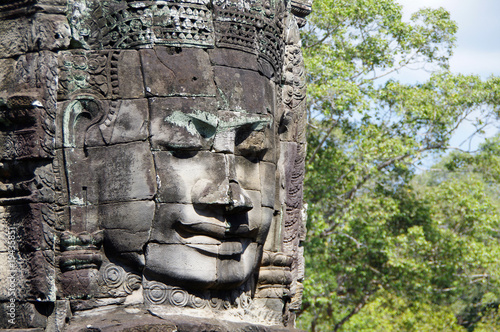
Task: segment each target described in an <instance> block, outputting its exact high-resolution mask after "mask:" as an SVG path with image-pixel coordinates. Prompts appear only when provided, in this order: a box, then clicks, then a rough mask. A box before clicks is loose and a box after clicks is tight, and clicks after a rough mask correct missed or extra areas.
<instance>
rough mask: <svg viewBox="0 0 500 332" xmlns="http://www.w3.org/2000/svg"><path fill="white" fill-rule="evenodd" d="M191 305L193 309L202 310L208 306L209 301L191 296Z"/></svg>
mask: <svg viewBox="0 0 500 332" xmlns="http://www.w3.org/2000/svg"><path fill="white" fill-rule="evenodd" d="M189 304H190V306H191V307H193V308H196V309H202V308H205V307H206V306H207V301H206V300H205V299H202V298H201V297H199V296H197V295H194V294H191V295H190V296H189Z"/></svg>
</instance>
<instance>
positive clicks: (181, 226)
mask: <svg viewBox="0 0 500 332" xmlns="http://www.w3.org/2000/svg"><path fill="white" fill-rule="evenodd" d="M177 230H178V231H180V235H181V236H182V235H184V234H185V235H187V236H189V237H191V236H190V235H192V236H193V237H195V236H197V235H206V236H209V237H212V238H215V239H220V240H222V239H224V236H225V234H226V225H225V224H223V223H221V222H217V223H215V222H209V221H195V222H187V221H179V222H178V223H177ZM183 233H184V234H183Z"/></svg>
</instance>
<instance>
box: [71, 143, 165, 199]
mask: <svg viewBox="0 0 500 332" xmlns="http://www.w3.org/2000/svg"><path fill="white" fill-rule="evenodd" d="M87 153H88V156H85V153H84V152H83V151H80V150H78V149H67V153H66V168H67V169H68V172H69V173H68V175H69V176H68V177H69V181H68V183H69V195H70V197H69V199H70V202H71V203H72V204H75V205H81V206H83V205H87V204H89V203H92V204H96V203H106V202H123V201H130V200H144V199H152V198H153V195H154V194H155V192H156V179H155V176H156V173H155V169H154V164H153V157H152V155H151V152H150V150H149V144H148V143H147V142H135V143H127V144H117V145H112V146H109V147H94V148H89V149H88V151H87ZM88 170H93V171H92V172H88Z"/></svg>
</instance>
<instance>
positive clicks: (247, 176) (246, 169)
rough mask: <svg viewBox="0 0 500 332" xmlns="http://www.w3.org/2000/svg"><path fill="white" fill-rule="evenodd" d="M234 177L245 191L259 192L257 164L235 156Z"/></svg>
mask: <svg viewBox="0 0 500 332" xmlns="http://www.w3.org/2000/svg"><path fill="white" fill-rule="evenodd" d="M235 159H236V176H237V179H238V183H239V184H240V185H241V186H242V187H243V188H244V189H245V190H260V187H261V178H260V168H259V163H256V162H252V161H251V160H248V159H247V158H245V157H240V156H236V157H235Z"/></svg>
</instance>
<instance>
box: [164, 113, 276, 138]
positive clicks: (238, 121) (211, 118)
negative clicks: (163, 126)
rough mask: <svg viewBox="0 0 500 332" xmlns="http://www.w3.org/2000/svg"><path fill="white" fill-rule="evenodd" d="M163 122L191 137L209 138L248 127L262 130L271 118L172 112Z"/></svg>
mask: <svg viewBox="0 0 500 332" xmlns="http://www.w3.org/2000/svg"><path fill="white" fill-rule="evenodd" d="M221 115H222V114H221ZM164 121H165V122H169V123H170V124H173V125H175V126H178V127H183V128H186V130H187V131H188V132H189V133H190V134H191V135H195V134H197V133H199V134H201V135H202V136H203V137H211V136H213V135H214V134H215V133H217V132H224V131H228V130H231V129H236V128H240V127H243V126H249V125H250V126H251V127H252V129H253V130H262V129H264V128H265V127H267V126H269V125H270V124H271V123H272V118H271V117H270V116H269V115H261V114H249V113H243V112H230V113H229V112H225V113H224V116H220V117H219V116H217V115H215V114H213V113H210V112H205V111H201V110H195V111H194V112H192V113H184V112H182V111H173V112H172V114H170V115H169V116H167V117H166V118H165V119H164Z"/></svg>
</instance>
